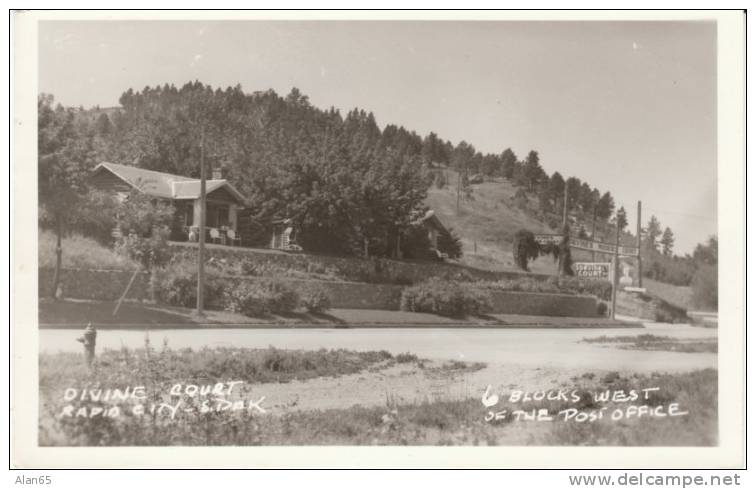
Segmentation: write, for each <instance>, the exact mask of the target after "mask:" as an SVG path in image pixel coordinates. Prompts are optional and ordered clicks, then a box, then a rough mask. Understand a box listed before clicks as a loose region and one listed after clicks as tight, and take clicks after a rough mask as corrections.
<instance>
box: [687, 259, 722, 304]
mask: <svg viewBox="0 0 756 489" xmlns="http://www.w3.org/2000/svg"><path fill="white" fill-rule="evenodd" d="M718 280H719V270H718V267H717V266H716V265H702V266H701V267H699V269H698V270H697V271H696V274H695V275H694V276H693V283H692V284H691V288H692V289H693V302H694V303H695V305H696V306H698V307H703V308H712V309H717V306H718V304H719V292H718V286H719V284H718Z"/></svg>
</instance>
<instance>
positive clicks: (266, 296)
mask: <svg viewBox="0 0 756 489" xmlns="http://www.w3.org/2000/svg"><path fill="white" fill-rule="evenodd" d="M223 302H224V305H225V309H226V310H227V311H231V312H238V313H241V314H244V315H245V316H261V315H264V314H270V313H272V314H285V313H289V312H292V311H293V310H294V309H296V307H297V305H298V303H299V295H298V294H297V293H296V292H294V291H293V290H292V289H291V288H289V287H288V286H287V285H286V284H284V283H283V282H281V281H278V280H260V281H255V282H241V283H239V284H238V285H235V286H234V287H228V288H226V290H225V291H224V293H223Z"/></svg>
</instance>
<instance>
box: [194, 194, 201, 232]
mask: <svg viewBox="0 0 756 489" xmlns="http://www.w3.org/2000/svg"><path fill="white" fill-rule="evenodd" d="M201 216H202V200H201V199H195V200H194V212H193V213H192V226H195V227H199V226H200V219H201Z"/></svg>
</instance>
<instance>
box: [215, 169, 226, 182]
mask: <svg viewBox="0 0 756 489" xmlns="http://www.w3.org/2000/svg"><path fill="white" fill-rule="evenodd" d="M223 173H224V172H223V168H221V167H215V168H213V180H223V177H224V175H223Z"/></svg>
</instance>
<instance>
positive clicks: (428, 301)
mask: <svg viewBox="0 0 756 489" xmlns="http://www.w3.org/2000/svg"><path fill="white" fill-rule="evenodd" d="M401 309H402V310H403V311H412V312H430V313H434V314H439V315H441V316H450V317H462V316H466V315H470V314H472V315H476V314H483V313H485V312H488V311H489V310H491V298H490V296H489V295H488V294H487V293H486V292H484V291H481V290H479V289H477V288H474V287H469V286H463V285H461V284H459V283H456V282H448V281H443V280H433V281H427V282H423V283H420V284H418V285H414V286H412V287H408V288H406V289H404V291H403V292H402V301H401Z"/></svg>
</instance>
